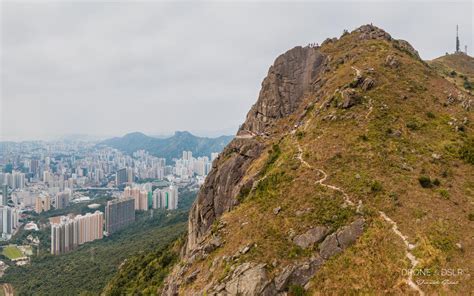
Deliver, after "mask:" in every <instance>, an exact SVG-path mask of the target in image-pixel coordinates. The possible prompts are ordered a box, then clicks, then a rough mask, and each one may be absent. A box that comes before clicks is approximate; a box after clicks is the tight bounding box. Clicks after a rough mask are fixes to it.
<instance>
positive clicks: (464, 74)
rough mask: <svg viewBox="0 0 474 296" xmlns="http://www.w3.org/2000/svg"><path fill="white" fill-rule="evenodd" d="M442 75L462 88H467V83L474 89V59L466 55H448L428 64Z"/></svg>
mask: <svg viewBox="0 0 474 296" xmlns="http://www.w3.org/2000/svg"><path fill="white" fill-rule="evenodd" d="M428 63H429V64H430V65H431V66H432V67H433V68H434V69H435V70H437V71H438V73H439V74H440V75H442V76H443V77H445V78H446V79H448V80H449V81H451V82H454V83H456V85H458V86H459V87H460V88H465V83H466V81H468V83H469V84H470V85H471V91H472V88H474V58H472V57H470V56H468V55H466V54H448V55H445V56H442V57H439V58H437V59H434V60H432V61H429V62H428Z"/></svg>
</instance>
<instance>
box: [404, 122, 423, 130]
mask: <svg viewBox="0 0 474 296" xmlns="http://www.w3.org/2000/svg"><path fill="white" fill-rule="evenodd" d="M406 126H407V128H409V129H410V130H412V131H416V130H419V129H420V125H419V124H418V123H417V122H416V121H409V122H407V124H406Z"/></svg>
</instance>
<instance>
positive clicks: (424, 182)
mask: <svg viewBox="0 0 474 296" xmlns="http://www.w3.org/2000/svg"><path fill="white" fill-rule="evenodd" d="M418 182H420V185H421V187H423V188H431V187H432V186H433V184H432V183H431V179H430V177H427V176H420V177H419V178H418Z"/></svg>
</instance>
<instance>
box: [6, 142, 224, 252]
mask: <svg viewBox="0 0 474 296" xmlns="http://www.w3.org/2000/svg"><path fill="white" fill-rule="evenodd" d="M1 145H2V147H1V148H2V153H1V154H0V231H1V238H3V239H4V240H8V239H10V238H11V236H12V235H14V234H15V232H16V231H17V230H18V229H19V228H20V227H21V223H20V221H23V220H21V219H20V217H22V218H23V219H25V218H26V219H25V220H26V222H25V223H27V222H28V221H27V217H28V215H29V212H32V211H34V212H36V213H38V214H40V213H43V212H47V211H50V210H52V209H65V208H67V207H68V206H69V205H70V204H71V203H77V202H83V201H86V200H90V199H89V197H87V196H84V194H83V192H96V193H97V192H99V191H100V192H102V193H105V192H108V193H107V194H110V195H109V196H112V197H114V199H113V200H111V201H108V202H107V205H106V207H105V210H104V212H100V211H96V212H94V213H88V214H85V215H77V216H74V215H67V216H59V217H53V218H51V220H50V225H51V253H52V254H55V255H56V254H62V253H65V252H68V251H71V250H73V249H74V248H76V247H77V246H79V245H81V244H84V243H86V242H90V241H93V240H97V239H101V238H102V237H103V235H111V234H113V233H115V232H117V231H119V230H120V229H122V228H124V227H126V226H127V225H129V224H130V223H133V222H134V221H135V211H148V210H149V209H165V210H175V209H177V208H178V202H179V195H178V187H180V188H182V187H187V188H189V189H190V190H195V189H196V190H197V188H199V185H200V184H202V182H203V181H204V178H205V176H206V175H207V174H208V173H209V171H210V170H211V168H212V161H213V160H214V159H215V158H217V156H218V154H217V153H212V154H211V155H210V157H208V156H202V157H197V158H196V157H193V154H192V152H191V151H183V153H182V157H181V158H179V159H173V161H174V164H173V165H170V164H167V161H166V159H165V158H159V157H155V156H152V155H150V154H149V153H148V152H146V151H144V150H139V151H136V152H134V153H133V154H132V155H127V154H124V153H122V152H120V151H118V150H117V149H113V148H110V147H100V146H96V145H95V144H94V143H88V142H74V141H58V142H40V141H38V142H22V143H1ZM169 184H171V185H169ZM102 190H106V191H102ZM121 190H123V192H122V193H120V191H121ZM99 195H100V194H99ZM100 196H103V195H100ZM33 224H34V223H33ZM33 224H31V223H27V224H26V226H28V229H30V228H31V229H36V230H37V229H39V228H38V227H37V225H36V224H34V226H36V227H33ZM26 226H25V227H26Z"/></svg>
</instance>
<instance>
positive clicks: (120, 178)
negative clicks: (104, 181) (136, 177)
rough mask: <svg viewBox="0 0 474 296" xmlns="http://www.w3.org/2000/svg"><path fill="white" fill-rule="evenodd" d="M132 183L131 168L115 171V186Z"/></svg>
mask: <svg viewBox="0 0 474 296" xmlns="http://www.w3.org/2000/svg"><path fill="white" fill-rule="evenodd" d="M132 182H133V169H131V168H122V169H120V170H118V171H117V173H116V175H115V184H116V185H117V186H119V185H122V184H125V183H132Z"/></svg>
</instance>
